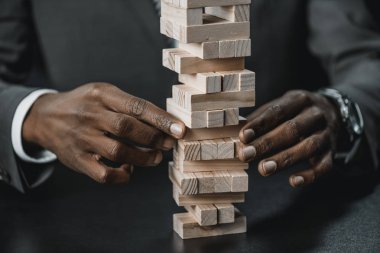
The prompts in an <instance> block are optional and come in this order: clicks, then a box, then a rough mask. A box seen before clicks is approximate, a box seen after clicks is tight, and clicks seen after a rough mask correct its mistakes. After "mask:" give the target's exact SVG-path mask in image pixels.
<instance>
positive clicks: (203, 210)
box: [185, 205, 218, 226]
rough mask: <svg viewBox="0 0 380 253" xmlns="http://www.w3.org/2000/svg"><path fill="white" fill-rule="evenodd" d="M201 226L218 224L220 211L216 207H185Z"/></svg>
mask: <svg viewBox="0 0 380 253" xmlns="http://www.w3.org/2000/svg"><path fill="white" fill-rule="evenodd" d="M185 209H186V210H187V211H188V212H189V213H190V214H192V216H193V218H194V220H196V222H197V223H198V225H199V226H212V225H216V224H217V223H218V209H217V208H216V207H215V206H214V205H197V206H185Z"/></svg>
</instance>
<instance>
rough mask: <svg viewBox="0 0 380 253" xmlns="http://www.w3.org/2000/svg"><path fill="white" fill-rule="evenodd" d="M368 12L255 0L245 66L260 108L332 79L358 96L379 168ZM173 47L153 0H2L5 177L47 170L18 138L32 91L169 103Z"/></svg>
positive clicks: (352, 0) (373, 33) (319, 2)
mask: <svg viewBox="0 0 380 253" xmlns="http://www.w3.org/2000/svg"><path fill="white" fill-rule="evenodd" d="M368 10H369V8H368V7H367V3H366V2H365V1H364V0H335V1H330V0H310V1H304V0H287V1H283V0H255V1H254V2H253V9H252V39H253V54H252V57H250V58H249V59H248V60H247V67H248V68H251V69H253V70H255V71H256V72H257V87H256V92H257V104H258V105H260V104H262V103H264V102H266V101H268V100H270V99H273V98H275V97H277V96H280V95H282V94H283V93H284V92H285V91H287V90H290V89H307V90H316V89H317V88H319V87H322V86H327V85H332V86H335V87H336V88H337V89H340V90H342V91H343V92H345V93H347V94H348V95H349V96H351V97H352V98H353V99H354V100H355V101H356V102H358V103H359V105H360V107H361V109H362V111H363V113H364V117H365V123H366V129H365V131H366V136H367V141H368V143H369V148H370V150H371V154H372V158H373V160H374V165H375V166H377V165H378V162H377V161H378V158H379V146H378V142H379V139H380V131H379V128H378V127H377V125H378V124H379V123H380V60H379V52H380V33H379V26H378V24H377V23H376V22H375V21H374V19H373V17H374V16H373V15H372V14H370V12H369V11H368ZM165 47H169V45H168V43H167V39H166V38H165V37H163V36H161V35H160V32H159V17H158V15H157V14H156V12H155V10H154V6H153V3H152V1H150V0H140V1H131V0H112V1H109V0H65V1H62V0H1V1H0V82H1V83H0V116H1V121H0V140H1V141H2V142H1V143H2V146H1V148H0V173H1V174H0V175H2V177H3V178H4V180H5V181H6V182H8V183H10V184H12V185H13V186H15V187H16V188H18V189H19V190H24V189H25V188H27V187H30V185H32V184H33V182H35V181H36V180H37V181H38V178H34V179H33V180H30V179H29V180H28V178H29V177H28V176H26V177H25V176H24V173H25V172H30V171H32V170H33V168H35V169H36V170H39V169H40V168H39V166H33V165H30V164H23V163H21V161H19V159H18V158H17V157H16V156H15V154H14V152H13V149H12V144H11V137H10V129H11V122H12V119H13V114H14V111H15V109H16V107H17V105H18V103H19V102H20V101H21V100H22V99H23V98H24V97H25V96H27V95H28V94H29V93H30V92H31V91H33V90H34V89H35V88H33V87H36V86H39V87H50V88H54V89H58V90H68V89H72V88H74V87H77V86H79V85H81V84H83V83H86V82H93V81H103V82H111V83H113V84H115V85H117V86H119V87H121V88H122V89H124V90H126V91H127V92H129V93H131V94H134V95H136V96H140V97H143V98H145V99H148V100H150V101H152V102H154V103H156V104H157V105H159V106H161V107H164V102H165V98H166V97H170V96H171V94H170V86H171V85H173V84H174V82H175V75H174V74H173V73H171V72H170V71H167V70H165V69H164V68H163V67H162V66H161V65H162V64H161V49H162V48H165ZM35 49H37V50H35ZM36 51H37V52H39V54H36V53H35V52H36ZM38 55H40V56H41V59H42V61H40V62H41V63H42V64H41V65H42V68H40V69H42V71H43V73H44V76H45V77H46V78H45V79H40V78H39V79H37V80H39V81H38V82H37V81H36V79H35V78H33V77H35V76H36V75H34V74H32V78H31V76H30V73H36V68H35V66H36V65H35V63H36V62H39V61H36V60H37V59H38V57H36V56H38ZM31 69H33V71H32V72H31ZM37 70H38V68H37ZM37 72H38V71H37ZM28 80H29V81H28ZM31 80H32V81H31ZM33 80H34V81H33ZM31 174H33V173H31ZM32 181H33V182H32Z"/></svg>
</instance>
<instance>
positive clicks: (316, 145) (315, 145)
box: [306, 137, 321, 154]
mask: <svg viewBox="0 0 380 253" xmlns="http://www.w3.org/2000/svg"><path fill="white" fill-rule="evenodd" d="M306 148H307V150H308V153H309V154H311V153H316V152H318V151H319V149H320V148H321V141H320V140H319V138H317V137H310V138H309V139H307V141H306Z"/></svg>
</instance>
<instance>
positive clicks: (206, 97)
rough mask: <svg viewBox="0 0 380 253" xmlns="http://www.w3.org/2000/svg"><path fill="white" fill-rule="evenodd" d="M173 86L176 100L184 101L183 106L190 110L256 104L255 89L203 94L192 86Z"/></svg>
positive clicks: (219, 108) (218, 108)
mask: <svg viewBox="0 0 380 253" xmlns="http://www.w3.org/2000/svg"><path fill="white" fill-rule="evenodd" d="M173 87H174V88H173V98H175V99H176V101H183V102H184V106H183V108H184V109H186V110H188V111H206V110H207V111H211V110H222V109H229V108H242V107H252V106H254V105H255V91H253V90H251V91H231V92H220V93H211V94H201V92H200V91H199V90H197V89H194V88H192V87H191V86H187V85H174V86H173ZM183 96H184V98H182V97H183Z"/></svg>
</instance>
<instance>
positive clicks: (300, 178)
mask: <svg viewBox="0 0 380 253" xmlns="http://www.w3.org/2000/svg"><path fill="white" fill-rule="evenodd" d="M332 167H333V159H332V152H331V151H329V152H327V153H325V154H324V155H323V156H322V157H320V158H319V159H318V161H317V162H316V164H314V165H313V166H312V167H311V168H310V169H307V170H304V171H300V172H298V173H295V174H293V175H291V176H290V177H289V184H290V185H291V186H293V187H299V186H305V185H310V184H312V183H314V182H315V180H317V179H318V178H319V177H321V176H322V175H325V174H326V173H327V172H328V171H330V170H331V169H332Z"/></svg>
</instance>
